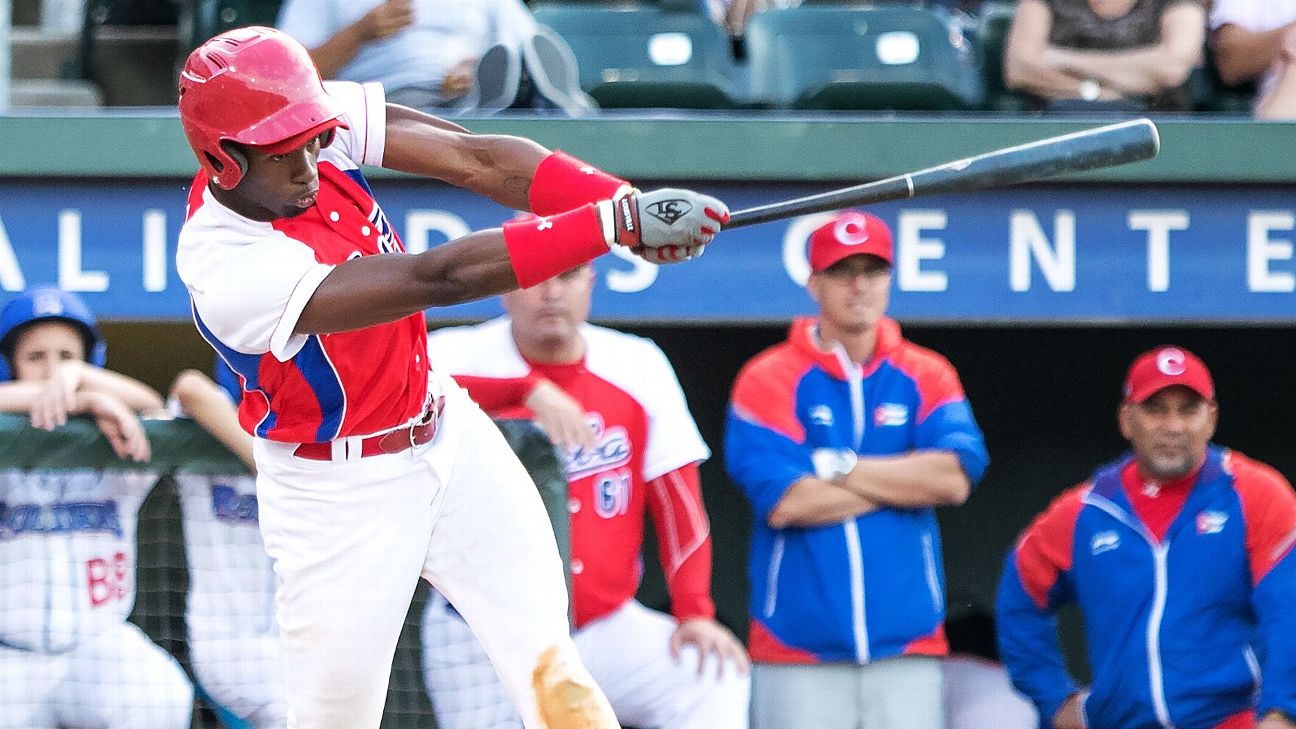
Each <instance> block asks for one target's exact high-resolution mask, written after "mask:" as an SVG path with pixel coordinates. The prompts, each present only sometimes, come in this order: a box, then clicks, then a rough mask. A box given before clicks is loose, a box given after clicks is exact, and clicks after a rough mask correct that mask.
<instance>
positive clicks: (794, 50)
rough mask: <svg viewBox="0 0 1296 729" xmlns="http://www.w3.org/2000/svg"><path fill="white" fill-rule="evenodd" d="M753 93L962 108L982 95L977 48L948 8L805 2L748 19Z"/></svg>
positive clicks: (797, 100) (846, 103)
mask: <svg viewBox="0 0 1296 729" xmlns="http://www.w3.org/2000/svg"><path fill="white" fill-rule="evenodd" d="M747 57H748V60H749V63H750V66H751V69H750V73H751V89H752V96H753V97H755V98H758V99H762V100H764V101H766V102H768V103H770V104H771V105H774V106H781V107H791V108H798V109H855V110H881V109H897V110H954V109H958V110H964V109H977V108H980V107H981V105H982V103H983V100H984V96H985V89H984V82H983V81H982V79H981V71H980V64H979V62H978V60H977V52H976V49H975V48H974V47H973V46H972V44H971V43H970V42H968V41H967V40H966V39H965V38H964V36H963V34H962V32H961V30H960V28H959V27H958V25H957V24H956V23H954V22H953V19H952V18H951V17H950V16H949V14H948V13H947V12H945V11H943V10H941V9H938V8H924V7H914V6H864V7H846V6H830V5H814V6H810V5H806V6H802V7H798V8H787V9H783V10H768V11H765V12H763V13H757V14H756V15H754V16H752V19H751V21H750V23H749V24H748V27H747Z"/></svg>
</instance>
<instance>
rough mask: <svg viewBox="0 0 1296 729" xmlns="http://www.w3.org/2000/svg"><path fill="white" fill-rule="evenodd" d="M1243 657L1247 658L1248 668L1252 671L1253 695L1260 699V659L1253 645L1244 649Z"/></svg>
mask: <svg viewBox="0 0 1296 729" xmlns="http://www.w3.org/2000/svg"><path fill="white" fill-rule="evenodd" d="M1242 658H1244V659H1245V660H1246V664H1247V669H1248V670H1250V671H1251V686H1252V687H1253V688H1252V689H1251V694H1252V696H1253V697H1254V698H1255V699H1256V700H1259V698H1260V661H1259V660H1257V659H1256V654H1255V651H1253V650H1251V646H1247V647H1246V648H1243V649H1242Z"/></svg>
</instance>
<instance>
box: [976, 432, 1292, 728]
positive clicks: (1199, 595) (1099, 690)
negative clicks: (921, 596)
mask: <svg viewBox="0 0 1296 729" xmlns="http://www.w3.org/2000/svg"><path fill="white" fill-rule="evenodd" d="M1131 458H1132V456H1129V455H1127V456H1125V457H1124V458H1122V459H1121V460H1119V461H1117V462H1115V463H1113V464H1110V465H1108V466H1105V467H1103V468H1102V469H1100V470H1099V471H1098V472H1097V473H1096V474H1095V475H1094V477H1093V478H1092V480H1091V481H1089V482H1087V483H1085V484H1081V485H1080V486H1078V487H1076V488H1074V489H1071V490H1069V491H1067V492H1066V493H1064V494H1062V496H1060V497H1058V499H1057V500H1056V501H1054V502H1053V504H1052V505H1051V506H1050V507H1049V509H1048V510H1047V511H1045V512H1044V513H1043V514H1042V515H1040V516H1039V517H1038V518H1037V519H1036V520H1035V522H1034V523H1033V524H1032V525H1031V526H1030V527H1029V528H1028V529H1027V530H1026V532H1025V533H1024V534H1023V536H1022V538H1021V540H1020V541H1019V542H1018V544H1017V547H1016V549H1014V550H1013V552H1012V554H1010V555H1009V557H1008V561H1007V566H1006V568H1005V570H1004V575H1003V579H1002V581H1001V582H1000V586H999V598H998V604H997V618H998V625H997V627H998V636H999V650H1000V654H1001V657H1002V659H1003V662H1004V664H1005V665H1006V666H1007V667H1008V670H1009V672H1010V673H1011V675H1012V679H1013V684H1014V685H1015V686H1016V687H1017V688H1018V689H1019V690H1020V691H1021V692H1022V693H1024V694H1026V695H1027V696H1028V697H1030V698H1031V700H1033V701H1034V702H1035V705H1036V706H1037V707H1038V708H1039V710H1040V715H1041V716H1042V717H1045V719H1046V720H1047V719H1048V718H1049V717H1052V716H1053V715H1054V714H1055V713H1056V712H1057V710H1058V709H1059V708H1060V707H1061V705H1062V703H1063V702H1064V701H1065V700H1066V699H1067V697H1068V696H1070V695H1071V694H1072V693H1074V692H1075V691H1076V686H1075V684H1074V683H1073V682H1072V680H1071V678H1070V676H1068V675H1067V672H1066V669H1065V668H1064V666H1063V662H1062V654H1061V650H1060V647H1059V644H1058V636H1057V623H1056V620H1055V618H1054V612H1055V611H1056V610H1057V609H1058V608H1059V607H1060V606H1062V605H1064V604H1066V603H1072V602H1074V603H1077V604H1078V605H1079V607H1080V610H1081V613H1082V614H1083V617H1084V629H1085V637H1086V642H1087V644H1088V650H1089V665H1090V666H1091V667H1092V670H1093V686H1092V688H1091V690H1090V693H1089V695H1088V697H1087V698H1086V699H1085V701H1084V705H1083V708H1084V712H1085V715H1086V718H1087V720H1088V725H1089V726H1093V727H1104V729H1134V728H1136V727H1137V728H1140V729H1141V728H1143V727H1171V726H1173V727H1177V729H1199V728H1200V729H1206V728H1208V727H1217V726H1220V725H1221V724H1223V723H1224V722H1225V721H1226V720H1229V719H1230V718H1231V717H1237V716H1238V715H1239V714H1244V713H1245V712H1248V711H1250V710H1253V709H1254V710H1257V712H1258V714H1259V715H1263V714H1264V713H1265V712H1267V711H1270V710H1272V709H1279V710H1282V711H1285V712H1287V713H1288V714H1296V558H1293V556H1292V554H1291V552H1292V544H1293V542H1294V541H1296V495H1294V494H1293V493H1292V490H1291V486H1290V485H1289V484H1288V483H1287V481H1286V480H1285V479H1284V478H1283V477H1282V476H1281V475H1280V474H1278V472H1277V471H1274V470H1273V469H1272V468H1270V467H1268V466H1266V465H1264V464H1262V463H1259V462H1257V461H1253V460H1251V459H1249V458H1246V457H1245V456H1243V455H1241V454H1239V453H1235V452H1231V451H1228V450H1223V449H1220V448H1218V447H1215V446H1211V447H1210V448H1209V449H1208V451H1207V457H1206V462H1205V464H1204V465H1203V466H1202V468H1201V471H1200V473H1199V474H1198V477H1197V481H1196V482H1195V483H1194V485H1193V487H1192V491H1191V492H1189V494H1188V499H1187V501H1186V502H1185V503H1184V506H1183V509H1182V511H1181V512H1180V514H1179V516H1178V517H1176V519H1175V521H1174V522H1173V523H1172V524H1171V525H1170V528H1169V530H1168V531H1167V532H1166V535H1165V538H1164V539H1163V540H1161V541H1158V540H1157V539H1156V538H1155V537H1154V536H1153V535H1152V533H1151V532H1150V531H1149V530H1148V529H1147V527H1146V526H1144V524H1143V523H1142V522H1141V521H1140V520H1139V519H1138V517H1137V516H1136V515H1135V512H1134V510H1133V508H1132V506H1131V505H1130V502H1129V499H1128V498H1127V497H1126V495H1125V491H1124V489H1123V488H1122V486H1121V480H1120V479H1121V477H1120V474H1121V469H1122V468H1124V467H1125V466H1126V465H1127V464H1129V462H1130V459H1131ZM1261 675H1263V677H1264V681H1263V683H1262V682H1261V680H1260V679H1261Z"/></svg>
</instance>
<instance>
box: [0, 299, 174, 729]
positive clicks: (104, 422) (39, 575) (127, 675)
mask: <svg viewBox="0 0 1296 729" xmlns="http://www.w3.org/2000/svg"><path fill="white" fill-rule="evenodd" d="M105 356H106V350H105V347H104V341H103V338H102V337H101V336H100V334H99V331H98V329H97V328H96V327H95V324H94V318H93V316H91V314H90V311H89V310H88V309H87V308H85V305H84V304H83V303H81V301H80V300H79V299H77V298H76V297H74V296H72V295H70V294H67V293H65V292H62V291H59V290H57V289H51V288H39V289H34V290H32V291H30V292H28V293H26V294H24V295H22V296H19V297H18V298H16V299H14V300H12V301H10V302H9V304H8V305H6V307H5V308H4V311H3V312H0V363H3V367H0V410H4V411H11V412H12V411H21V412H30V413H32V415H33V416H34V418H38V417H43V416H38V413H41V412H44V413H54V412H56V411H59V410H60V405H59V404H57V403H56V402H55V401H58V400H60V399H62V396H63V395H64V394H66V393H63V392H62V390H63V389H64V384H65V383H70V384H71V385H73V386H72V387H71V389H72V393H71V396H70V397H69V398H67V401H66V402H64V403H62V412H61V415H57V416H53V417H55V419H62V420H63V421H66V417H67V415H68V413H78V412H87V413H89V414H92V415H93V416H94V417H95V419H96V420H97V421H98V422H99V426H100V428H101V429H102V430H104V432H105V435H107V436H108V437H109V438H110V439H112V438H113V437H117V438H118V442H117V445H118V446H121V447H122V449H123V450H120V451H119V453H121V455H122V456H123V457H128V456H131V455H132V454H136V455H138V454H139V452H138V451H137V450H136V449H135V446H134V445H132V443H133V438H134V436H133V435H131V434H126V435H123V434H124V433H127V431H128V430H129V428H130V427H131V426H132V425H133V426H134V427H135V428H138V427H139V422H138V419H137V418H136V416H135V412H134V407H133V405H149V404H155V405H160V404H161V399H160V398H159V397H158V396H157V394H156V393H152V394H151V396H149V392H150V391H149V388H147V387H146V386H144V385H143V384H142V383H138V382H136V381H134V380H130V379H129V378H126V377H123V376H121V375H117V374H115V373H112V372H108V371H106V370H103V369H102V365H103V364H104V359H105ZM82 370H84V371H82ZM133 432H134V431H130V433H133ZM139 434H140V435H141V436H142V431H139ZM143 455H147V448H146V447H145V449H144V452H143ZM156 480H157V474H156V473H151V472H147V471H91V470H79V471H57V472H51V471H19V470H16V469H11V470H5V471H0V729H56V727H78V728H79V727H106V728H108V729H135V728H137V727H138V728H140V729H183V728H184V727H188V726H189V719H190V715H191V712H192V704H193V689H192V687H191V686H190V684H189V680H188V679H187V678H186V677H185V675H184V672H183V671H182V670H181V668H180V666H179V664H177V663H176V662H175V660H174V659H173V658H171V656H169V655H168V654H167V653H166V651H164V650H162V649H161V648H160V647H158V646H157V645H155V644H154V643H153V642H152V641H150V640H149V639H148V637H147V636H145V635H144V633H143V632H142V631H141V630H140V629H139V628H137V627H136V626H135V625H133V624H131V623H128V622H127V621H126V617H127V616H128V615H129V614H130V612H131V609H132V607H133V606H134V604H135V532H136V525H137V522H138V515H139V508H140V505H141V504H142V503H143V502H144V498H145V497H146V496H147V495H148V493H149V489H150V488H151V487H152V485H153V483H154V481H156Z"/></svg>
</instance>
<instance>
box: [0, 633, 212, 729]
mask: <svg viewBox="0 0 1296 729" xmlns="http://www.w3.org/2000/svg"><path fill="white" fill-rule="evenodd" d="M192 715H193V686H191V685H190V684H189V679H188V678H186V677H185V674H184V671H183V670H182V669H181V668H180V664H178V663H176V662H175V659H174V658H172V657H171V656H170V655H169V654H168V653H167V652H166V651H164V650H162V648H161V647H159V646H158V645H157V644H156V643H154V642H153V641H151V640H149V638H148V636H146V635H144V632H143V631H141V630H140V629H139V628H137V627H136V626H135V625H134V624H133V623H122V624H120V625H117V626H113V627H111V628H109V629H108V630H106V631H104V632H103V633H101V634H99V635H95V636H90V637H86V638H85V639H83V640H82V641H81V642H80V643H79V644H78V645H77V647H76V648H73V649H72V650H70V651H67V652H64V653H52V654H46V653H33V652H31V651H24V650H18V649H15V648H6V647H0V729H55V727H67V728H68V729H80V728H81V727H95V728H96V729H98V728H107V729H188V727H189V720H190V718H191V717H192Z"/></svg>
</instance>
